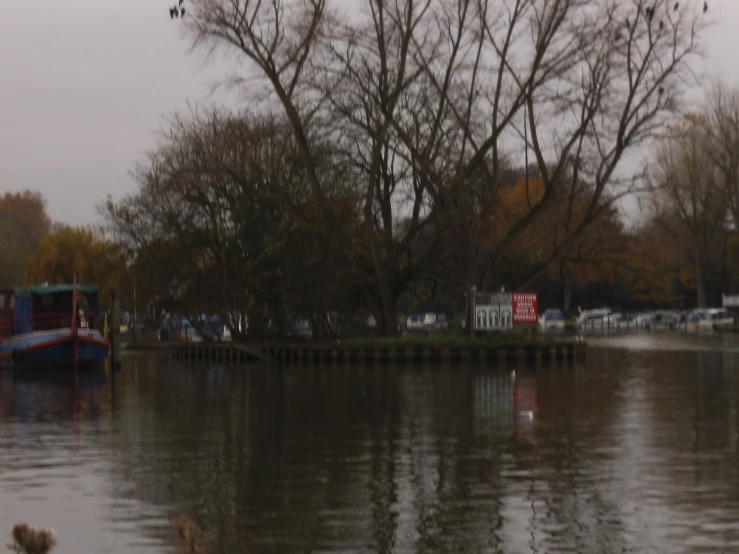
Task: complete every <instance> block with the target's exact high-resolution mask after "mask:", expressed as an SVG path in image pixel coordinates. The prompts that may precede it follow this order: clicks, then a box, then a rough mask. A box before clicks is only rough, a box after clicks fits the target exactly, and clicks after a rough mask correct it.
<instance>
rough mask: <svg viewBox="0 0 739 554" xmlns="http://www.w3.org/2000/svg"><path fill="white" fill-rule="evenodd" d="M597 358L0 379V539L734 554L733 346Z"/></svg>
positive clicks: (77, 548)
mask: <svg viewBox="0 0 739 554" xmlns="http://www.w3.org/2000/svg"><path fill="white" fill-rule="evenodd" d="M590 344H591V346H590V347H589V351H588V359H587V362H586V364H585V365H584V366H583V367H580V368H576V369H575V368H565V367H549V366H547V367H544V368H539V369H536V370H530V371H524V370H518V371H517V372H516V375H515V377H514V376H512V375H511V372H510V371H508V370H500V369H497V368H493V369H487V370H486V369H481V368H465V367H464V366H461V367H460V366H458V365H452V366H429V367H412V366H409V367H392V366H391V367H375V368H372V367H369V368H368V367H364V366H360V367H344V368H330V367H329V368H318V367H308V368H297V367H296V368H285V369H281V370H280V369H270V368H267V367H262V366H255V367H251V368H249V369H247V370H244V369H243V368H230V367H227V366H226V367H224V366H219V365H208V366H203V365H201V366H196V365H187V364H181V363H178V362H175V361H170V360H168V359H166V358H163V357H161V356H157V355H136V356H127V357H125V358H124V360H123V369H122V370H121V371H120V373H117V374H116V375H114V376H111V375H108V374H81V375H80V376H79V378H78V379H77V381H76V382H75V381H74V380H73V379H72V378H71V377H68V376H64V375H53V374H44V376H43V377H34V378H28V377H24V376H22V375H15V376H14V375H12V374H9V373H7V372H6V373H2V374H0V499H2V500H1V501H0V534H4V533H6V532H7V533H9V532H10V530H11V528H12V525H13V524H14V523H16V522H20V521H30V522H32V523H37V524H43V525H49V526H51V527H54V528H55V530H56V532H57V536H58V540H59V544H58V547H57V549H56V550H55V552H56V553H61V554H92V553H97V554H101V553H106V552H110V553H115V554H133V553H168V552H174V551H175V549H174V542H173V530H172V527H171V524H170V520H171V519H172V518H173V517H175V516H181V515H186V516H187V517H189V518H192V519H193V520H194V521H195V522H197V523H198V524H199V525H200V526H201V527H202V528H203V529H204V530H205V531H206V532H207V534H208V535H209V536H210V539H211V541H212V542H211V543H210V544H211V545H213V546H212V550H211V551H212V552H223V553H229V554H231V553H241V552H244V553H246V552H250V553H272V552H274V553H278V552H279V553H282V552H285V553H292V552H316V553H318V552H321V553H336V552H465V553H473V552H510V553H523V552H670V553H681V552H691V553H692V552H737V551H739V463H738V460H737V457H738V455H739V447H738V444H739V443H738V439H739V412H738V408H739V383H738V380H739V379H738V375H739V337H728V336H722V337H718V336H706V337H698V336H685V335H680V334H651V335H641V336H632V337H627V336H619V337H610V338H608V337H592V338H591V339H590ZM1 540H2V539H0V541H1ZM2 544H5V543H2V542H0V545H2Z"/></svg>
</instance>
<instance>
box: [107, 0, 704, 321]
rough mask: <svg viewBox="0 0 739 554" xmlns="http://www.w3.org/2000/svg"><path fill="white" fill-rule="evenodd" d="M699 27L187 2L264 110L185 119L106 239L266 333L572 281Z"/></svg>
mask: <svg viewBox="0 0 739 554" xmlns="http://www.w3.org/2000/svg"><path fill="white" fill-rule="evenodd" d="M694 8H697V7H696V6H694V7H692V8H691V7H689V6H686V7H682V8H681V7H679V6H675V5H674V3H673V2H671V1H670V2H667V1H657V2H656V3H655V2H654V0H649V2H646V1H644V0H630V1H627V2H621V1H618V2H617V1H614V0H590V1H588V2H583V1H582V0H514V1H509V0H485V1H480V0H395V1H393V2H386V1H384V0H367V1H365V2H363V3H362V4H361V9H360V10H359V11H358V12H356V13H348V12H347V11H344V10H342V5H341V4H339V3H338V2H337V3H333V2H330V1H329V0H310V1H305V2H302V1H301V2H288V1H280V2H231V1H228V0H192V1H191V2H190V5H189V7H188V11H187V13H188V17H187V18H186V19H185V20H183V23H184V24H185V25H186V27H187V29H188V31H189V33H190V36H191V38H192V39H193V43H194V45H195V46H204V47H206V48H207V49H208V50H209V51H218V50H220V51H224V52H225V53H227V54H228V55H234V56H236V58H237V59H238V60H240V61H242V62H244V64H245V65H246V66H247V67H248V76H235V77H233V78H231V79H229V80H228V84H230V85H232V86H235V87H239V88H240V89H241V90H242V91H244V92H245V93H246V94H248V95H249V98H250V100H251V101H252V104H253V105H254V106H255V107H254V108H253V109H252V110H245V111H242V112H238V113H232V112H228V111H225V110H220V109H216V108H197V109H195V110H193V113H191V114H188V115H187V116H175V117H174V118H172V120H171V121H170V122H169V123H170V125H169V128H168V130H167V136H166V138H165V139H164V140H163V141H162V143H161V144H160V145H159V147H157V148H156V149H155V150H154V151H152V152H151V153H150V155H149V158H148V159H147V160H146V161H145V162H143V163H141V164H140V165H139V166H138V167H137V168H136V170H135V176H136V179H137V181H138V184H139V189H138V191H137V192H136V193H134V194H132V195H129V196H127V197H125V198H123V199H122V200H120V201H117V202H113V201H110V202H108V203H107V204H106V206H105V207H104V212H105V214H106V217H107V221H108V225H109V230H110V231H111V232H112V233H113V234H112V236H113V237H114V238H115V240H117V241H119V242H121V243H122V244H125V245H126V247H127V248H128V249H129V250H130V252H132V253H134V254H135V257H136V264H137V267H138V265H142V266H143V267H147V275H148V274H149V273H148V271H149V269H148V268H150V267H157V266H158V267H166V268H167V271H166V272H163V273H161V275H162V281H161V282H158V283H157V284H156V288H157V289H159V290H167V292H168V294H169V295H170V296H173V297H176V298H179V299H180V300H182V301H183V302H185V303H187V302H193V303H197V304H198V309H200V307H201V306H202V307H207V308H208V309H214V310H217V311H219V312H220V313H224V314H225V313H226V312H228V313H230V314H235V313H238V314H241V315H246V314H248V315H249V323H250V330H252V331H253V330H254V329H259V328H260V327H262V326H263V325H264V324H266V322H267V321H268V320H270V321H272V322H273V323H277V324H278V325H280V326H281V325H282V323H281V322H284V321H285V320H286V319H287V318H288V317H289V316H290V315H291V314H295V313H304V314H312V315H313V318H314V319H315V320H316V321H315V322H316V323H320V325H317V326H314V328H315V329H321V330H323V329H326V330H331V329H332V326H333V325H334V323H335V320H336V317H334V315H335V314H338V313H346V312H347V311H351V310H352V309H356V308H357V307H362V308H364V309H366V310H368V311H369V313H371V315H372V316H373V317H374V319H375V321H376V322H377V324H378V326H379V327H380V329H381V332H383V333H384V334H394V333H396V332H397V314H398V312H399V310H400V309H401V308H402V306H403V305H404V303H407V302H408V301H409V300H408V298H413V297H417V298H428V297H430V296H434V295H439V294H446V295H452V296H455V297H456V299H457V301H458V302H461V303H462V304H463V303H464V299H463V298H459V297H460V296H461V295H462V294H463V293H462V291H467V290H470V288H471V287H473V286H475V287H477V288H485V289H490V288H498V287H500V286H506V287H508V288H519V287H529V286H531V285H532V284H533V283H534V282H535V281H536V280H537V279H540V278H542V277H543V276H545V275H546V274H547V272H549V271H551V269H552V267H555V266H556V267H557V268H558V271H559V272H560V274H561V276H562V278H563V279H564V280H565V281H569V282H574V280H575V279H576V278H577V275H576V273H577V272H578V271H580V267H581V266H582V265H583V263H580V262H581V260H578V258H579V257H581V256H584V255H585V253H586V252H587V251H588V250H589V248H588V246H587V245H588V242H589V241H588V239H589V237H592V235H591V233H603V234H604V236H605V235H608V234H609V233H612V232H613V231H611V230H612V229H616V230H617V231H618V227H619V225H618V223H617V222H616V219H617V218H616V215H615V212H614V203H615V202H616V201H617V200H618V199H619V198H621V197H622V196H623V195H626V194H630V193H633V192H634V190H635V187H636V186H638V185H637V184H636V183H635V182H634V181H633V179H632V178H631V177H630V176H628V175H627V174H625V173H624V172H623V171H620V170H619V168H622V167H623V163H622V162H623V160H624V158H625V157H626V156H627V155H628V154H629V152H630V151H632V150H634V149H635V148H636V147H638V146H640V145H642V144H644V143H645V141H647V140H648V139H650V138H651V137H653V136H654V134H655V133H656V132H657V131H658V130H659V129H660V128H661V127H662V126H663V125H664V124H665V123H666V122H668V121H670V120H671V119H672V117H673V116H674V114H675V111H676V108H677V105H678V100H679V98H680V96H681V93H682V91H683V88H684V77H685V76H686V75H687V73H688V70H689V62H690V59H691V57H692V56H693V55H694V54H696V53H697V51H698V47H699V42H698V39H699V36H700V32H701V29H702V27H703V23H702V14H701V12H700V10H699V9H694ZM521 168H522V169H521ZM517 181H519V185H518V186H515V185H516V182H517ZM511 197H515V198H516V199H517V200H521V199H523V202H517V203H515V205H512V202H511ZM590 241H591V242H593V239H592V238H590ZM594 242H595V246H596V248H597V249H600V245H601V243H602V242H604V241H594ZM605 242H608V241H607V240H606V241H605ZM532 243H533V244H532ZM523 245H527V246H529V247H528V248H524V247H523ZM587 257H590V255H588V256H587ZM578 263H579V265H578ZM573 264H574V266H573ZM152 271H153V270H152ZM194 308H195V307H194V306H193V309H194ZM318 319H320V320H321V321H320V322H319V321H318Z"/></svg>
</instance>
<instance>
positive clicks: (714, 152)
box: [701, 83, 739, 228]
mask: <svg viewBox="0 0 739 554" xmlns="http://www.w3.org/2000/svg"><path fill="white" fill-rule="evenodd" d="M701 122H702V124H703V125H704V126H705V132H706V134H707V136H708V138H709V140H710V141H711V142H712V147H711V148H710V149H709V153H710V155H711V159H712V161H713V162H714V164H715V165H716V167H717V169H718V170H719V172H720V175H721V178H722V184H723V186H724V187H725V188H726V200H727V202H728V206H729V213H730V215H731V218H732V221H733V223H734V228H739V92H737V91H736V90H733V89H730V88H728V87H726V86H725V85H722V84H720V83H719V84H716V85H715V86H714V88H713V90H712V91H711V94H710V96H709V99H708V106H707V108H706V110H705V113H704V117H703V119H702V120H701Z"/></svg>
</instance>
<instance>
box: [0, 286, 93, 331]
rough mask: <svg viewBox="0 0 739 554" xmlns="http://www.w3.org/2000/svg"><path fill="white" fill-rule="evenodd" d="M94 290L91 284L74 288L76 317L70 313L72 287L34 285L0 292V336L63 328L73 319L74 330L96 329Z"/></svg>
mask: <svg viewBox="0 0 739 554" xmlns="http://www.w3.org/2000/svg"><path fill="white" fill-rule="evenodd" d="M98 290H99V289H98V287H97V286H95V285H77V298H78V302H77V313H76V314H73V313H72V311H73V304H74V285H34V286H29V287H20V288H16V289H15V290H10V291H7V290H6V291H0V337H9V336H12V335H22V334H25V333H31V332H33V331H45V330H50V329H61V328H67V327H70V326H71V325H72V321H73V320H74V322H75V326H76V327H88V326H89V327H96V325H97V323H98V322H97V318H96V315H97V313H98V311H99V300H98ZM85 316H86V318H87V319H85Z"/></svg>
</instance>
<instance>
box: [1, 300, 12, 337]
mask: <svg viewBox="0 0 739 554" xmlns="http://www.w3.org/2000/svg"><path fill="white" fill-rule="evenodd" d="M14 314H15V291H14V290H12V289H1V290H0V339H2V338H5V337H10V336H12V335H13V316H14Z"/></svg>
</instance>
